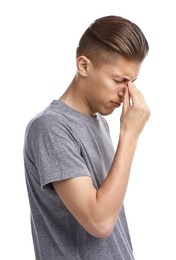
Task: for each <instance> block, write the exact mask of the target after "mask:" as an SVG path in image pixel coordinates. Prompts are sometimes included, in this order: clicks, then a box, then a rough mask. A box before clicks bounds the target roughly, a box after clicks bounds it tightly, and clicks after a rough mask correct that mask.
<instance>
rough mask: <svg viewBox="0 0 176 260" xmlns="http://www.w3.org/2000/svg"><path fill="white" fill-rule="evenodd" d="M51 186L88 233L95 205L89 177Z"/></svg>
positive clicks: (93, 190) (94, 194)
mask: <svg viewBox="0 0 176 260" xmlns="http://www.w3.org/2000/svg"><path fill="white" fill-rule="evenodd" d="M53 186H54V188H55V190H56V192H57V194H58V196H59V197H60V199H61V200H62V202H63V203H64V204H65V206H66V207H67V209H68V210H69V211H70V212H71V214H72V215H73V216H74V217H75V218H76V220H77V221H78V222H79V223H80V224H81V225H82V226H83V227H84V228H85V229H86V230H87V231H88V232H89V231H90V230H89V229H90V222H91V219H92V216H91V214H93V212H94V207H95V203H96V192H97V191H96V189H95V188H94V187H93V185H92V181H91V177H89V176H82V177H76V178H70V179H66V180H62V181H57V182H53Z"/></svg>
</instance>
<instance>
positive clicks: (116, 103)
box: [111, 101, 121, 108]
mask: <svg viewBox="0 0 176 260" xmlns="http://www.w3.org/2000/svg"><path fill="white" fill-rule="evenodd" d="M111 104H112V105H113V107H115V108H116V107H120V105H121V103H119V102H113V101H111Z"/></svg>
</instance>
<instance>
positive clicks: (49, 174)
mask: <svg viewBox="0 0 176 260" xmlns="http://www.w3.org/2000/svg"><path fill="white" fill-rule="evenodd" d="M29 136H31V137H30V138H31V141H32V143H31V145H32V150H33V155H34V158H35V165H36V167H37V170H38V172H39V176H40V182H41V186H42V187H43V188H47V186H48V184H50V183H52V182H54V181H59V180H65V179H68V178H74V177H78V176H90V173H89V171H88V169H87V167H86V165H85V162H84V159H83V158H82V156H81V145H80V141H79V138H78V136H77V135H76V133H75V132H74V130H73V129H71V128H70V127H68V125H67V124H66V123H65V122H64V121H62V120H61V119H60V120H58V117H57V116H54V115H45V116H42V117H40V118H38V119H36V120H35V122H33V125H32V126H31V129H30V133H29Z"/></svg>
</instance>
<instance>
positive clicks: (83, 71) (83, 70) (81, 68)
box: [76, 56, 91, 77]
mask: <svg viewBox="0 0 176 260" xmlns="http://www.w3.org/2000/svg"><path fill="white" fill-rule="evenodd" d="M76 64H77V69H78V73H79V74H80V75H82V76H83V77H86V76H87V72H88V70H89V67H90V65H91V61H90V60H89V59H88V58H87V57H86V56H79V57H78V58H77V60H76Z"/></svg>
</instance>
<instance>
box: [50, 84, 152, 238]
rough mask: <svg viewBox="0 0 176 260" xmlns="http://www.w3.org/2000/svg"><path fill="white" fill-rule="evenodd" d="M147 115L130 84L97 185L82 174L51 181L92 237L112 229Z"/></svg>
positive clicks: (105, 235)
mask: <svg viewBox="0 0 176 260" xmlns="http://www.w3.org/2000/svg"><path fill="white" fill-rule="evenodd" d="M130 98H131V99H132V105H130ZM149 115H150V112H149V109H148V107H147V105H146V103H145V101H144V98H143V96H142V94H141V93H140V92H139V91H138V90H137V89H136V88H135V86H134V85H133V84H132V83H130V84H129V86H128V89H126V92H125V96H124V102H123V109H122V115H121V129H120V138H119V143H118V146H117V150H116V153H115V156H114V160H113V163H112V166H111V168H110V170H109V173H108V175H107V177H106V179H105V180H104V182H103V183H102V185H101V187H100V188H99V189H98V190H96V189H95V188H94V187H93V185H92V182H91V178H90V177H86V176H85V177H76V178H71V179H68V180H64V181H59V182H55V183H53V186H54V188H55V190H56V192H57V193H58V195H59V197H60V198H61V200H62V201H63V203H64V204H65V206H66V207H67V208H68V210H69V211H70V212H71V214H72V215H73V216H74V217H75V218H76V220H77V221H78V222H79V223H80V224H81V225H82V226H83V227H84V228H85V230H86V231H87V232H89V233H90V234H92V235H93V236H96V237H100V238H103V237H108V236H109V235H110V234H111V232H112V231H113V228H114V225H115V223H116V221H117V218H118V216H119V212H120V209H121V206H122V203H123V200H124V196H125V193H126V189H127V185H128V180H129V175H130V169H131V165H132V161H133V156H134V153H135V149H136V146H137V140H138V137H139V135H140V133H141V131H142V129H143V127H144V125H145V123H146V121H147V119H148V118H149Z"/></svg>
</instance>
